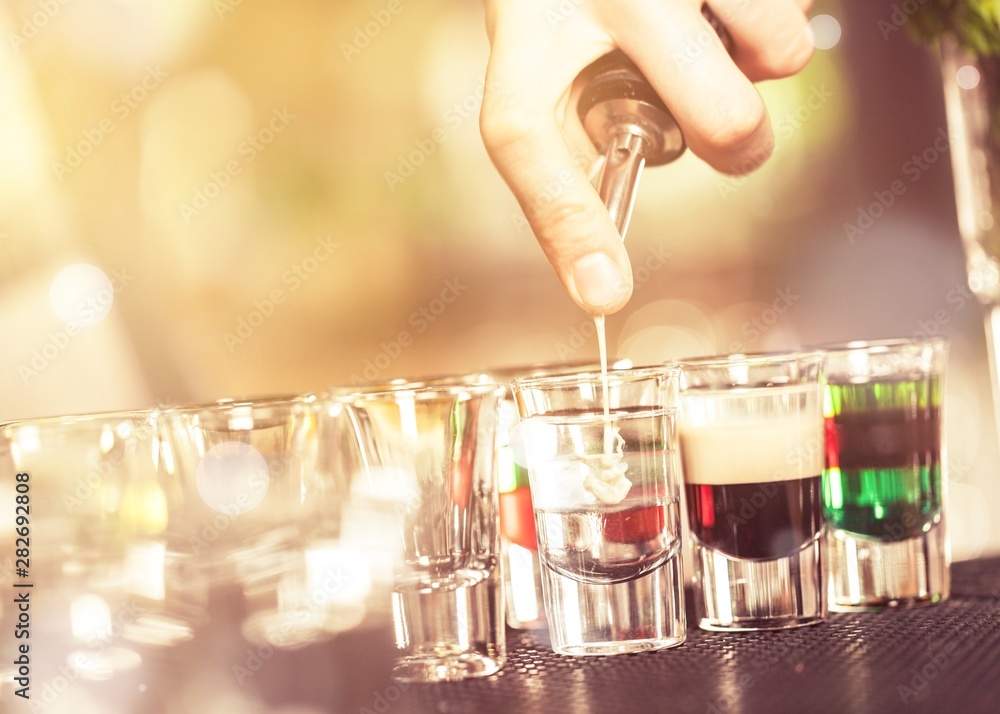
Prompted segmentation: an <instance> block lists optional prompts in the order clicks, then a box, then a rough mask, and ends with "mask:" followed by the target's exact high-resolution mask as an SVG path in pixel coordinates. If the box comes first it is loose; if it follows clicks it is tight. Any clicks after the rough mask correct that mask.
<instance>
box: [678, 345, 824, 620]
mask: <svg viewBox="0 0 1000 714" xmlns="http://www.w3.org/2000/svg"><path fill="white" fill-rule="evenodd" d="M822 365H823V357H822V355H821V354H819V353H801V354H790V355H760V356H729V357H712V358H705V359H700V360H691V361H687V362H684V363H683V364H682V376H681V380H682V387H681V390H682V391H681V420H680V449H681V456H682V459H683V464H684V483H685V495H686V498H687V510H688V517H689V523H690V528H691V533H692V536H693V541H694V554H695V573H696V584H697V590H698V607H699V616H700V621H699V625H700V626H701V627H702V628H704V629H711V630H756V629H778V628H785V627H796V626H799V625H808V624H812V623H816V622H819V621H821V620H822V619H823V618H824V617H825V612H826V608H825V602H824V598H823V588H822V572H821V571H822V567H821V566H822V557H821V556H822V553H821V551H822V543H821V539H820V536H821V531H822V499H821V476H822V473H823V443H824V442H823V414H822Z"/></svg>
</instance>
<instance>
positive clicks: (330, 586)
mask: <svg viewBox="0 0 1000 714" xmlns="http://www.w3.org/2000/svg"><path fill="white" fill-rule="evenodd" d="M327 420H328V417H327V416H326V415H325V414H320V413H319V409H318V405H317V403H316V398H315V397H313V396H310V395H303V396H278V397H263V398H254V399H241V400H221V401H219V402H216V403H211V404H202V405H194V406H186V407H174V408H171V409H168V410H165V411H164V413H163V415H162V417H161V419H160V424H161V429H162V432H163V438H164V448H165V467H166V469H167V471H168V472H169V473H170V474H171V475H172V477H173V479H174V482H175V483H176V484H177V487H178V488H181V489H183V490H184V492H185V493H186V495H187V499H186V503H187V504H188V507H187V508H186V510H185V512H184V514H183V517H182V518H178V519H176V521H175V522H174V523H173V524H172V528H173V529H175V530H177V531H179V532H184V533H187V534H188V543H189V547H190V549H191V552H192V554H193V555H194V557H195V559H196V562H197V563H198V565H199V568H200V570H201V571H202V572H203V573H204V574H205V577H206V578H208V579H209V580H210V584H211V587H212V592H213V595H214V597H216V599H221V598H228V599H229V600H230V601H231V602H233V603H235V604H237V605H238V607H239V610H240V611H242V613H243V621H242V624H241V631H242V635H243V637H244V638H245V639H246V641H247V643H248V644H249V645H251V646H253V647H274V648H278V649H281V650H292V649H299V648H302V647H305V646H307V645H313V644H317V643H320V642H323V641H325V640H328V639H330V638H331V637H333V636H335V635H337V634H338V633H341V632H344V631H347V630H351V629H354V628H356V627H359V626H361V625H362V624H363V622H364V620H365V618H366V616H367V615H369V614H370V612H369V611H370V608H369V606H368V601H369V598H368V595H369V592H370V589H371V575H370V569H369V559H368V557H367V554H366V552H365V549H364V548H363V544H358V543H349V542H347V541H346V540H345V539H344V538H343V537H342V529H341V525H342V515H343V512H344V510H345V508H346V505H345V504H346V503H347V499H348V493H347V484H346V482H345V480H344V477H343V476H342V474H340V473H338V472H337V471H336V470H335V469H334V470H331V469H328V468H324V467H323V464H322V462H321V459H322V458H324V455H325V454H327V452H329V451H332V452H333V453H337V452H338V451H339V450H340V449H341V447H342V446H343V444H341V443H340V440H345V439H348V438H352V434H351V432H350V430H349V429H348V428H347V426H346V425H347V424H348V423H347V422H346V421H344V422H342V424H343V425H344V426H342V427H341V430H340V432H339V433H338V432H337V431H336V426H335V425H332V424H331V425H329V426H324V424H325V423H326V422H327ZM320 433H322V434H323V436H324V440H323V441H322V442H321V441H320V437H319V435H320ZM326 459H327V461H328V462H330V464H331V465H333V466H335V465H336V462H335V460H332V459H330V457H329V455H327V456H326Z"/></svg>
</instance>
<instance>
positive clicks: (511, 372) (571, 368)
mask: <svg viewBox="0 0 1000 714" xmlns="http://www.w3.org/2000/svg"><path fill="white" fill-rule="evenodd" d="M593 368H596V370H597V371H598V372H599V371H600V369H601V362H600V360H579V361H577V362H532V363H525V364H522V365H510V366H505V367H496V368H493V369H484V370H483V372H484V373H485V374H487V375H489V376H491V377H494V378H502V379H506V380H508V381H513V380H515V379H536V378H538V377H554V376H559V375H565V374H571V373H577V370H578V369H579V370H580V371H581V372H583V371H592V369H593ZM612 368H614V369H615V370H625V369H634V368H635V367H634V365H633V364H632V360H630V359H628V358H627V357H622V358H611V357H608V370H609V371H610V370H611V369H612ZM533 372H537V374H533Z"/></svg>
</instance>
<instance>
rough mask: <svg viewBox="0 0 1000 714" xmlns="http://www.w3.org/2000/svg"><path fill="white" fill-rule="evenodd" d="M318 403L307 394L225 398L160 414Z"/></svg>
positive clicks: (188, 413) (314, 397) (167, 409)
mask: <svg viewBox="0 0 1000 714" xmlns="http://www.w3.org/2000/svg"><path fill="white" fill-rule="evenodd" d="M315 401H316V395H314V394H311V393H305V394H273V395H263V396H259V397H240V398H236V397H223V398H221V399H217V400H216V401H214V402H203V403H200V404H198V403H193V404H177V405H172V406H165V407H161V408H160V409H159V414H160V416H161V417H163V418H170V417H174V416H190V415H192V414H218V413H221V412H224V411H226V410H227V409H238V408H244V409H245V408H249V409H251V410H254V411H256V410H258V409H274V408H284V407H295V406H299V405H303V406H308V405H310V404H313V403H314V402H315Z"/></svg>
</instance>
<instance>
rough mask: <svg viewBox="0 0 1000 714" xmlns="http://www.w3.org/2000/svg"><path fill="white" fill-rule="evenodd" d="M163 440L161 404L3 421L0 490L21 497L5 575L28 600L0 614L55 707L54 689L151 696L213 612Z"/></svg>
mask: <svg viewBox="0 0 1000 714" xmlns="http://www.w3.org/2000/svg"><path fill="white" fill-rule="evenodd" d="M160 446H161V444H160V441H159V438H158V435H157V414H156V412H154V411H145V410H143V411H133V412H114V413H102V414H88V415H81V416H63V417H52V418H40V419H29V420H23V421H17V422H11V423H7V424H3V425H0V496H2V497H3V498H4V499H5V502H6V503H10V504H12V506H13V507H12V508H11V509H10V521H9V523H10V528H9V529H4V532H3V533H0V546H2V548H3V552H5V553H7V554H9V555H10V556H11V557H10V560H7V561H6V564H7V565H8V566H9V567H10V568H11V570H10V572H5V569H4V568H2V567H0V583H4V585H5V587H6V588H7V589H8V592H10V593H11V597H12V598H15V599H14V601H15V602H18V603H24V605H23V607H22V606H21V605H12V606H11V607H7V606H6V605H7V603H6V602H5V603H4V606H3V607H0V625H2V626H3V630H4V632H9V633H11V635H12V637H13V636H14V633H15V632H17V633H23V634H17V635H16V638H15V639H12V640H11V643H12V650H11V651H16V652H17V653H18V659H21V660H22V664H21V665H18V666H16V667H15V670H14V675H16V676H21V677H22V680H21V681H18V680H14V683H15V684H18V685H19V686H17V687H16V689H22V687H23V688H24V692H25V694H27V696H25V698H30V699H31V700H32V701H33V702H34V701H35V700H38V701H41V702H43V706H48V703H51V699H50V695H52V694H56V693H58V694H60V695H61V696H64V697H65V698H66V701H90V702H91V704H90V706H92V707H95V708H96V709H99V710H101V711H115V710H116V707H117V706H121V705H123V702H129V701H132V700H131V699H130V697H133V696H135V695H136V693H137V692H138V689H137V688H138V687H139V685H140V684H142V685H144V686H146V687H147V689H146V690H145V691H146V694H145V699H144V701H146V702H147V703H148V704H149V705H150V706H153V703H154V702H156V703H159V702H161V701H163V700H165V698H166V694H167V692H169V691H170V687H171V685H170V683H166V682H164V680H163V678H162V677H160V676H159V672H160V668H161V667H162V666H163V663H164V662H167V661H170V660H172V659H173V658H175V657H177V658H182V657H183V655H179V654H176V652H177V650H183V649H184V648H187V649H186V650H185V651H190V647H191V646H192V645H195V644H196V642H197V640H196V637H197V636H198V635H199V634H200V633H201V632H202V628H203V626H204V625H205V624H206V623H207V622H208V612H207V605H208V597H207V591H206V588H205V587H204V585H205V584H204V582H203V581H202V580H201V579H200V578H199V577H198V575H197V573H196V570H195V567H194V564H193V562H192V558H191V557H190V555H189V553H188V549H187V543H186V541H185V540H183V539H179V538H176V537H175V536H174V534H173V533H172V531H171V528H170V524H171V523H172V522H173V521H174V519H176V518H177V517H178V516H179V515H180V514H181V513H182V512H183V510H184V506H185V504H184V500H183V498H182V496H181V494H179V493H178V492H177V491H176V489H174V488H173V487H172V485H171V483H170V480H169V478H167V477H166V476H165V474H164V472H163V470H162V468H161V466H162V460H161V459H162V452H161V449H160ZM15 504H16V505H15ZM8 575H9V577H10V581H9V582H8V581H7V577H6V576H8ZM15 596H16V597H15ZM22 646H23V647H24V649H21V647H22ZM12 661H14V655H11V658H10V659H6V658H5V663H6V664H8V665H9V664H10V663H11V662H12ZM28 663H30V666H29V664H28ZM22 667H24V669H22ZM29 670H30V677H29V676H28V675H29ZM7 675H8V672H6V671H5V670H4V668H3V667H2V665H0V681H3V680H6V681H7V682H8V683H9V682H10V681H11V680H10V679H9V678H8V677H7ZM59 681H61V682H62V687H61V688H60V686H59V685H58V684H55V691H54V692H53V685H54V683H56V682H59ZM29 685H33V686H29ZM67 687H68V688H67ZM2 700H3V694H2V693H0V701H2ZM0 709H3V705H0ZM4 711H7V710H6V709H4Z"/></svg>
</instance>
